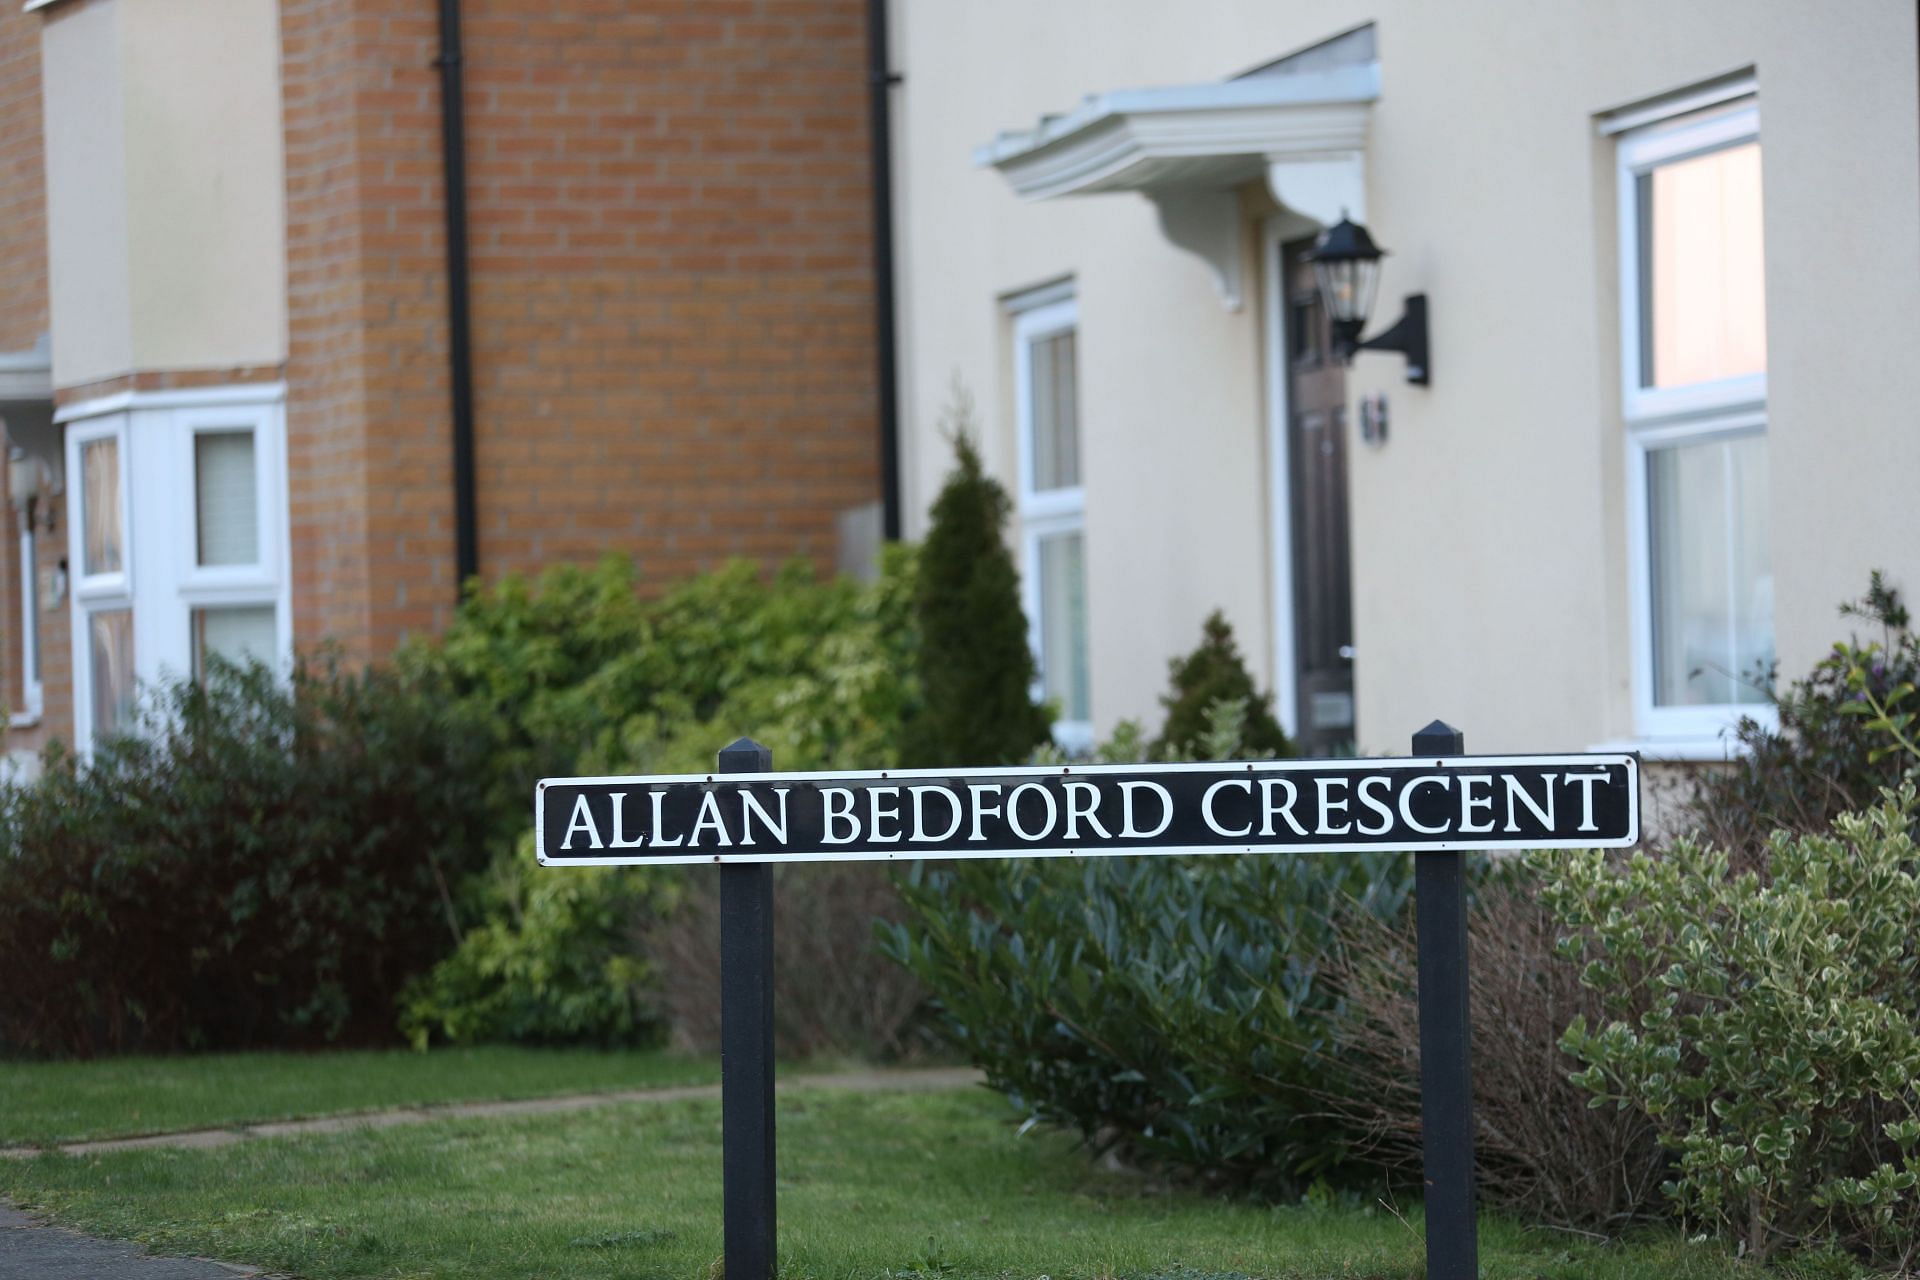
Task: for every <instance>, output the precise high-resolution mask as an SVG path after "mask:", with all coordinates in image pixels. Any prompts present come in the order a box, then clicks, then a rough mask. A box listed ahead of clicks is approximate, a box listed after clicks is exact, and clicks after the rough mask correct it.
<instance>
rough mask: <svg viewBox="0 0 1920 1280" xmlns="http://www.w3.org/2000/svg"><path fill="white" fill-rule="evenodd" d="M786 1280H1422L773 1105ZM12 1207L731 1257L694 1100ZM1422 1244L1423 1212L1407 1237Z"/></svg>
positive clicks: (906, 1123) (651, 1265)
mask: <svg viewBox="0 0 1920 1280" xmlns="http://www.w3.org/2000/svg"><path fill="white" fill-rule="evenodd" d="M779 1115H780V1196H781V1200H780V1251H781V1263H782V1265H781V1275H782V1277H783V1278H784V1280H801V1278H803V1277H805V1278H818V1280H883V1278H884V1280H905V1278H912V1280H919V1278H922V1277H924V1278H926V1280H936V1278H939V1277H945V1278H946V1280H985V1278H988V1277H992V1278H994V1280H1002V1278H1006V1277H1021V1278H1024V1280H1033V1278H1035V1277H1042V1276H1045V1277H1051V1280H1070V1278H1073V1280H1118V1278H1121V1277H1134V1278H1142V1280H1144V1278H1146V1277H1158V1278H1163V1280H1228V1277H1240V1276H1242V1275H1243V1274H1244V1275H1251V1276H1258V1277H1315V1278H1318V1277H1328V1278H1334V1277H1338V1278H1340V1280H1364V1278H1366V1277H1376V1278H1385V1277H1395V1278H1399V1277H1408V1278H1411V1277H1415V1276H1418V1275H1419V1274H1420V1272H1421V1265H1420V1247H1419V1242H1418V1240H1417V1239H1416V1238H1415V1236H1414V1234H1413V1230H1412V1228H1410V1227H1408V1226H1407V1225H1405V1224H1403V1223H1402V1222H1400V1221H1399V1220H1398V1219H1397V1218H1396V1217H1395V1216H1394V1215H1393V1214H1391V1213H1388V1212H1386V1211H1384V1210H1380V1209H1375V1208H1369V1207H1366V1206H1362V1205H1358V1204H1355V1205H1352V1206H1348V1207H1345V1208H1308V1207H1288V1208H1280V1209H1271V1208H1264V1207H1261V1206H1258V1205H1252V1204H1247V1203H1243V1202H1232V1201H1226V1200H1220V1199H1214V1198H1208V1197H1204V1196H1199V1195H1191V1194H1169V1193H1167V1192H1165V1191H1163V1190H1156V1189H1154V1188H1153V1187H1151V1186H1149V1185H1147V1184H1145V1183H1143V1182H1142V1181H1141V1180H1139V1179H1137V1178H1134V1177H1131V1176H1128V1175H1124V1174H1117V1173H1109V1172H1103V1171H1101V1170H1098V1169H1096V1168H1094V1167H1093V1166H1091V1165H1090V1164H1089V1162H1088V1161H1087V1160H1086V1159H1085V1158H1084V1157H1083V1156H1082V1155H1081V1154H1080V1153H1079V1152H1078V1151H1077V1150H1075V1149H1074V1147H1073V1145H1072V1144H1071V1143H1070V1142H1069V1141H1068V1140H1067V1139H1065V1138H1064V1137H1061V1136H1060V1135H1058V1134H1051V1133H1045V1132H1034V1133H1028V1134H1026V1135H1018V1134H1016V1132H1015V1129H1014V1127H1013V1126H1012V1125H1011V1124H1010V1123H1008V1116H1009V1112H1008V1109H1007V1107H1006V1104H1005V1103H1004V1102H1002V1101H1001V1100H1000V1099H998V1098H997V1097H994V1096H992V1095H989V1094H987V1093H985V1092H984V1091H980V1090H965V1091H958V1092H952V1093H940V1094H920V1095H911V1094H904V1093H894V1094H887V1093H879V1094H849V1093H827V1092H820V1091H815V1092H799V1093H793V1094H788V1095H785V1096H783V1097H782V1099H781V1102H780V1113H779ZM0 1194H4V1195H6V1196H8V1197H10V1198H11V1199H13V1200H14V1201H15V1202H16V1203H18V1204H21V1205H24V1206H31V1207H34V1208H36V1209H40V1210H43V1211H48V1212H51V1213H52V1214H53V1215H54V1216H55V1217H56V1218H57V1219H58V1220H59V1221H60V1222H62V1223H64V1224H66V1225H69V1226H74V1227H78V1228H81V1229H84V1230H90V1231H95V1232H99V1233H102V1234H107V1235H115V1236H123V1237H131V1238H135V1239H138V1240H141V1241H143V1242H145V1243H146V1244H147V1245H148V1246H150V1247H151V1248H153V1249H155V1250H156V1251H159V1252H176V1253H199V1254H206V1255H210V1256H215V1257H221V1258H227V1259H231V1260H234V1261H243V1262H251V1263H255V1264H259V1265H264V1266H267V1267H271V1268H274V1269H277V1270H284V1271H288V1272H292V1273H294V1274H296V1275H299V1276H302V1277H309V1278H311V1280H326V1278H333V1277H340V1278H344V1277H408V1278H409V1280H412V1278H417V1277H456V1276H457V1277H462V1278H463V1280H490V1278H491V1280H534V1278H546V1277H552V1278H555V1280H557V1278H558V1277H563V1276H564V1277H570V1278H571V1277H583V1278H586V1277H607V1278H611V1277H623V1278H625V1280H646V1278H661V1280H664V1278H667V1277H672V1278H674V1280H706V1278H707V1277H708V1276H709V1275H710V1274H711V1272H710V1268H711V1266H712V1264H713V1262H714V1261H715V1259H716V1258H717V1257H718V1255H719V1253H720V1112H719V1106H718V1104H717V1102H713V1101H710V1100H694V1101H683V1102H675V1103H662V1104H658V1105H646V1106H621V1107H612V1108H607V1109H603V1110H599V1111H594V1112H589V1113H573V1114H568V1115H550V1116H535V1117H522V1118H516V1119H511V1120H504V1119H503V1120H494V1121H480V1120H445V1121H437V1122H434V1123H431V1124H426V1125H420V1126H415V1127H410V1128H404V1129H388V1130H382V1131H361V1132H352V1133H342V1134H330V1135H325V1136H315V1137H305V1138H287V1139H273V1140H265V1141H257V1142H249V1143H244V1144H241V1145H239V1146H235V1147H229V1148H225V1149H223V1150H218V1151H137V1152H120V1153H115V1154H112V1155H106V1156H97V1157H86V1158H75V1157H68V1156H57V1155H46V1156H40V1157H37V1158H35V1159H33V1160H30V1161H0ZM1410 1216H1412V1217H1414V1218H1415V1220H1416V1221H1417V1214H1410ZM1483 1259H1484V1261H1485V1264H1486V1265H1485V1270H1484V1273H1483V1274H1484V1275H1485V1276H1486V1277H1488V1278H1489V1280H1503V1278H1504V1280H1656V1278H1657V1280H1724V1278H1728V1277H1736V1276H1746V1277H1749V1280H1751V1277H1752V1275H1753V1273H1752V1272H1751V1271H1750V1269H1747V1268H1743V1267H1740V1266H1737V1265H1736V1264H1734V1263H1731V1262H1729V1261H1727V1260H1726V1258H1725V1257H1724V1255H1722V1254H1720V1253H1718V1252H1715V1251H1712V1250H1708V1249H1703V1248H1692V1247H1688V1246H1686V1245H1684V1244H1683V1243H1681V1242H1680V1241H1679V1240H1678V1238H1677V1237H1675V1236H1672V1235H1657V1236H1653V1237H1650V1238H1648V1239H1647V1240H1644V1241H1642V1242H1639V1243H1636V1244H1634V1245H1632V1246H1630V1247H1613V1248H1608V1247H1600V1246H1595V1245H1593V1244H1590V1243H1585V1242H1581V1241H1578V1240H1574V1239H1572V1238H1569V1237H1566V1236H1563V1235H1556V1234H1553V1233H1543V1232H1526V1231H1522V1230H1520V1229H1519V1228H1517V1227H1514V1226H1512V1225H1510V1224H1505V1223H1499V1222H1493V1223H1489V1224H1488V1226H1487V1228H1486V1230H1485V1231H1484V1233H1483Z"/></svg>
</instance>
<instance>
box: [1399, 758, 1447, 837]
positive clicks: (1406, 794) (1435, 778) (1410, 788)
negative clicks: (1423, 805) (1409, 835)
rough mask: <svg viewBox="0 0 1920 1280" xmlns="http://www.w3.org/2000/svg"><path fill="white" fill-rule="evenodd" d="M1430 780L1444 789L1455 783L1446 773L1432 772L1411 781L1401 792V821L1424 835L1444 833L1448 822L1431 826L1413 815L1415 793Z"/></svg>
mask: <svg viewBox="0 0 1920 1280" xmlns="http://www.w3.org/2000/svg"><path fill="white" fill-rule="evenodd" d="M1429 782H1431V783H1433V784H1435V785H1436V786H1438V787H1439V788H1440V789H1441V790H1443V791H1444V790H1446V789H1447V788H1448V787H1450V786H1452V785H1453V779H1452V778H1449V777H1448V776H1447V775H1446V774H1444V773H1430V774H1428V775H1427V776H1426V777H1424V778H1415V779H1414V780H1413V781H1412V782H1409V783H1408V784H1407V789H1406V790H1405V791H1402V792H1401V793H1400V821H1402V822H1404V823H1406V824H1407V825H1408V826H1409V827H1411V828H1412V829H1413V830H1415V831H1418V832H1420V833H1421V834H1422V835H1429V836H1437V835H1443V834H1445V832H1446V830H1447V825H1446V823H1444V822H1443V823H1441V824H1440V825H1439V826H1436V827H1429V826H1427V825H1425V824H1424V823H1422V822H1421V821H1420V820H1419V819H1418V818H1416V817H1414V816H1413V796H1414V793H1415V792H1417V791H1419V790H1420V788H1421V787H1423V786H1425V785H1426V784H1427V783H1429Z"/></svg>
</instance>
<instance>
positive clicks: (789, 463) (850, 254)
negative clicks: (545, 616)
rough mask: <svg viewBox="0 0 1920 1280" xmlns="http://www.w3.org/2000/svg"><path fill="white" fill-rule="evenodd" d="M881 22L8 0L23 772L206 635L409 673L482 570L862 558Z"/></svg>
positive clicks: (450, 5)
mask: <svg viewBox="0 0 1920 1280" xmlns="http://www.w3.org/2000/svg"><path fill="white" fill-rule="evenodd" d="M866 20H867V15H866V7H865V5H864V3H863V0H725V2H724V3H721V2H708V0H698V2H696V0H678V2H669V0H622V2H621V3H617V4H610V3H581V4H573V5H563V6H554V5H549V4H543V3H536V2H535V0H462V2H461V3H454V2H453V0H284V2H281V3H276V0H27V2H26V3H24V4H23V3H22V0H6V3H5V4H4V5H0V280H3V281H4V289H3V290H0V417H4V419H5V423H6V434H7V440H8V446H9V447H8V451H7V452H8V455H9V464H10V465H9V467H8V484H7V493H8V495H9V525H8V528H9V529H10V530H11V534H12V545H11V546H10V547H9V548H8V550H9V554H7V555H5V556H3V557H0V563H4V566H5V567H4V572H0V586H3V588H4V597H5V598H4V600H3V601H0V617H4V618H5V625H4V631H5V635H6V647H5V655H4V656H5V661H6V676H5V685H4V687H5V690H6V695H5V696H6V703H7V710H8V715H9V721H8V728H7V732H6V748H7V750H8V752H9V753H10V754H11V755H12V756H13V758H14V759H15V760H16V761H22V760H26V759H30V755H29V753H30V752H31V750H32V749H33V748H36V747H38V746H39V745H41V744H42V743H44V742H45V741H47V740H48V739H50V738H56V737H57V738H64V739H67V740H68V741H70V742H73V743H75V744H77V745H78V746H79V747H80V748H81V749H83V750H84V749H85V748H86V747H87V746H88V744H89V743H90V741H92V739H93V738H94V737H95V736H96V735H98V734H100V733H103V732H108V731H111V730H114V729H115V728H117V727H119V726H120V725H122V724H124V723H125V722H126V717H127V716H128V714H129V710H130V707H131V704H132V700H133V698H134V691H135V689H136V688H137V687H138V685H139V684H140V683H141V682H143V681H154V680H158V679H160V678H163V677H165V676H167V675H170V674H172V675H179V674H185V673H188V672H192V671H195V670H197V669H198V668H199V666H200V664H201V663H202V662H203V661H204V659H205V658H206V656H207V655H210V654H221V655H226V656H243V655H259V656H265V657H273V658H281V659H284V658H285V657H286V656H288V655H290V654H291V653H292V652H294V651H295V649H296V647H297V648H300V649H306V648H309V647H312V646H315V645H318V644H320V643H322V642H332V643H335V644H338V645H339V646H341V648H342V649H343V650H344V652H345V653H346V654H348V655H349V656H351V657H355V658H378V657H380V656H382V655H384V654H386V653H388V652H390V651H391V650H392V649H393V648H394V646H395V645H396V644H398V643H399V642H400V641H401V640H402V639H403V638H404V637H406V636H408V635H410V634H415V633H420V632H431V631H432V630H434V629H436V628H438V627H440V626H442V625H443V624H444V623H445V622H446V621H447V619H448V617H449V615H450V613H451V611H452V609H453V608H454V606H455V603H456V601H457V599H458V595H459V590H460V586H461V583H462V582H463V581H464V580H466V579H467V578H468V577H469V576H470V575H472V574H474V573H475V572H478V573H479V574H481V575H483V576H484V577H488V578H492V577H497V576H499V575H500V574H503V573H507V572H511V571H516V570H536V569H538V568H540V567H543V566H545V565H548V564H552V563H556V562H565V561H581V560H590V559H593V558H595V557H598V556H599V555H601V554H603V553H604V552H607V551H623V552H627V553H630V554H632V555H633V556H634V557H635V558H636V560H637V561H638V563H639V565H640V567H641V571H642V573H643V575H644V576H645V578H646V580H647V581H648V582H649V583H655V584H657V583H664V582H667V581H670V580H672V579H675V578H679V577H682V576H685V575H687V574H689V573H693V572H695V571H698V570H700V569H702V568H705V567H708V566H711V565H713V564H715V563H717V562H719V561H720V560H723V559H726V558H729V557H733V556H747V557H752V558H758V559H761V560H764V561H768V562H774V561H780V560H784V559H786V558H788V557H790V556H794V555H802V556H808V557H811V558H813V559H814V560H816V561H817V562H819V563H821V564H822V565H824V566H828V567H831V566H833V565H835V564H837V563H841V562H842V561H843V560H847V559H853V560H857V559H859V558H861V557H863V556H868V555H870V551H871V546H872V544H873V543H874V542H875V541H876V540H877V539H878V537H879V536H880V532H881V529H880V521H879V517H878V515H877V514H876V513H877V510H878V503H879V499H880V497H881V484H880V469H879V454H880V451H881V438H880V433H879V429H878V424H877V417H876V415H877V413H878V412H879V409H878V399H879V397H878V395H877V392H876V379H877V370H876V360H875V352H874V333H875V328H876V315H877V311H876V307H877V298H878V297H879V296H880V295H879V294H878V293H877V291H876V288H875V283H874V282H875V278H876V276H875V270H876V269H875V243H874V237H873V233H872V227H873V212H872V209H873V200H872V196H873V191H872V184H871V182H870V176H869V175H870V173H871V158H870V148H869V136H868V127H867V117H868V95H869V88H870V83H871V81H870V77H869V71H868V54H867V50H868V39H867V33H866ZM446 101H454V102H457V103H460V104H461V105H462V110H461V111H459V112H456V113H453V114H452V116H449V115H448V114H447V113H446V112H444V111H443V109H442V108H443V104H444V103H445V102H446ZM450 178H451V180H450ZM449 191H453V192H454V193H455V194H456V195H459V196H463V197H464V209H461V208H460V207H459V206H460V204H461V201H459V200H455V201H451V202H450V201H449V200H448V198H447V194H448V192H449ZM450 229H451V230H450ZM463 239H464V246H462V244H461V241H462V240H463ZM463 248H464V252H462V249H463Z"/></svg>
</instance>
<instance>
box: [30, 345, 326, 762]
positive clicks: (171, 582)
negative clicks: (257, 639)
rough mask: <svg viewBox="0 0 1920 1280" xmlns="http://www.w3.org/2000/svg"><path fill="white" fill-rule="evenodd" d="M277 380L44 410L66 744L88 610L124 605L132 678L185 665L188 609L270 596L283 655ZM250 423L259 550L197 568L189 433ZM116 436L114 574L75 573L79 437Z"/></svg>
mask: <svg viewBox="0 0 1920 1280" xmlns="http://www.w3.org/2000/svg"><path fill="white" fill-rule="evenodd" d="M285 401H286V387H285V385H284V384H282V383H248V384H241V385H235V386H225V387H207V388H195V389H191V390H180V391H155V392H122V393H120V394H117V395H114V396H109V397H104V398H102V399H100V400H94V401H87V402H84V403H81V404H76V405H71V406H67V407H65V408H63V409H61V410H60V411H59V412H58V413H56V414H55V421H57V422H61V423H63V424H65V427H66V435H67V474H68V476H69V477H72V480H71V482H70V483H69V484H68V485H67V494H68V498H67V503H68V508H67V537H68V563H69V565H70V566H72V568H73V572H71V575H70V576H71V581H72V588H71V590H70V592H69V597H70V599H71V602H72V605H71V607H72V619H73V638H72V650H73V686H74V710H73V719H74V724H73V731H74V745H75V747H76V749H77V750H78V751H80V752H81V753H83V754H84V753H86V752H88V751H90V750H91V749H92V745H93V688H92V680H93V671H92V664H91V652H90V649H89V646H90V644H91V631H90V628H89V626H88V616H87V615H89V614H90V613H93V612H97V611H99V610H102V609H118V608H130V609H132V610H133V653H134V672H135V675H136V677H137V678H138V679H139V681H140V682H141V683H142V684H143V685H150V684H155V683H159V682H162V681H170V680H175V679H179V678H182V677H185V676H190V675H192V674H193V669H194V663H193V613H194V610H196V609H200V608H218V607H222V606H227V607H248V606H271V607H272V608H273V610H274V643H275V652H276V655H277V658H278V661H279V662H280V663H281V664H282V666H283V669H284V668H290V666H291V662H292V656H293V600H292V584H293V575H292V572H291V570H290V563H289V559H290V557H289V547H288V533H287V528H288V525H287V454H286V413H285ZM242 430H245V431H251V432H252V433H253V463H254V484H255V489H254V495H255V496H254V501H255V504H256V506H255V517H256V528H257V530H258V553H259V558H258V560H257V561H256V562H255V563H253V564H251V565H219V566H212V567H202V566H201V565H200V563H199V526H198V520H197V511H196V501H197V498H198V486H197V484H196V483H195V473H194V442H195V439H196V437H197V436H199V435H201V434H205V433H217V432H223V431H242ZM109 436H111V437H113V438H115V439H117V440H118V441H119V442H120V503H121V508H120V511H121V526H120V527H121V538H122V542H123V545H122V547H121V565H122V568H123V570H124V572H123V573H120V574H110V575H100V574H96V575H91V576H88V575H85V574H83V573H81V572H79V570H80V569H82V568H84V565H85V560H84V555H85V536H86V531H85V528H84V524H83V519H82V517H83V514H84V513H83V510H82V505H83V502H84V489H85V487H86V486H85V478H84V475H83V474H82V472H81V469H80V449H81V446H83V445H84V444H86V443H87V442H89V441H92V440H99V439H104V438H107V437H109Z"/></svg>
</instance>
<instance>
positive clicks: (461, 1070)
mask: <svg viewBox="0 0 1920 1280" xmlns="http://www.w3.org/2000/svg"><path fill="white" fill-rule="evenodd" d="M719 1078H720V1064H719V1062H718V1060H716V1059H710V1058H687V1057H679V1056H675V1055H672V1054H667V1053H661V1052H657V1051H639V1050H635V1051H631V1052H600V1051H596V1050H590V1049H577V1050H576V1049H547V1050H540V1049H513V1048H482V1049H435V1050H433V1051H432V1052H431V1053H412V1052H409V1051H407V1050H378V1049H376V1050H368V1051H365V1052H335V1053H313V1054H302V1053H230V1054H208V1055H205V1056H201V1057H178V1058H108V1059H102V1060H100V1061H98V1062H30V1063H22V1062H0V1146H12V1145H17V1144H21V1143H46V1142H71V1141H77V1140H79V1139H83V1138H105V1137H123V1136H131V1135H136V1134H145V1133H165V1132H168V1131H169V1130H174V1129H212V1128H220V1127H224V1126H227V1125H236V1124H247V1123H255V1122H259V1121H265V1120H290V1119H295V1118H298V1117H304V1116H319V1115H331V1114H337V1113H340V1112H347V1111H368V1110H374V1109H378V1108H385V1107H409V1106H419V1105H421V1104H423V1103H430V1102H475V1101H481V1100H486V1099H495V1098H537V1097H542V1096H547V1095H553V1094H562V1093H591V1092H594V1091H597V1090H608V1089H646V1088H656V1087H661V1086H666V1085H679V1084H706V1083H709V1082H711V1081H715V1080H718V1079H719Z"/></svg>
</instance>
